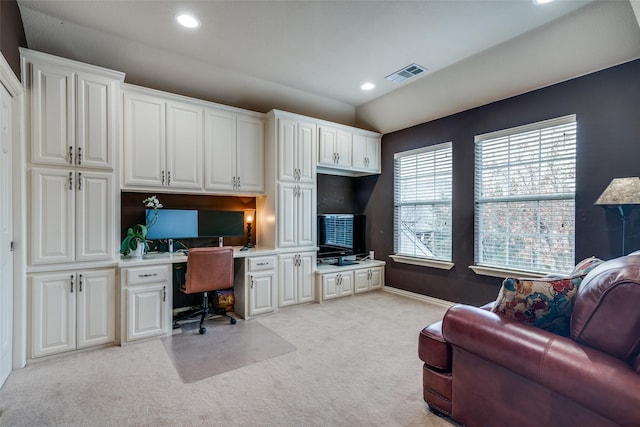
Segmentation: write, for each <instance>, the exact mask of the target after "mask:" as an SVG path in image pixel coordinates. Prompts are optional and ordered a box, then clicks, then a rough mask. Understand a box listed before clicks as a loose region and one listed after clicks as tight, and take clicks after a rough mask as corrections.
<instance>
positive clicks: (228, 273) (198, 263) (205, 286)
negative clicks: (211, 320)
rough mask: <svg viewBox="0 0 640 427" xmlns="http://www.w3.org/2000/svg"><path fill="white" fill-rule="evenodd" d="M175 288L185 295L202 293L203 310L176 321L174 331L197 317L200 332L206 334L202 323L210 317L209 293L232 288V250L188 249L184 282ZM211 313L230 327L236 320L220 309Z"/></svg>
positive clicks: (230, 248) (226, 247)
mask: <svg viewBox="0 0 640 427" xmlns="http://www.w3.org/2000/svg"><path fill="white" fill-rule="evenodd" d="M178 286H179V289H180V290H181V291H182V292H184V293H185V294H193V293H200V292H202V293H203V297H202V309H201V310H197V311H195V312H190V313H188V314H187V315H185V316H181V317H179V318H177V319H175V320H174V321H173V327H174V329H175V328H178V327H179V325H178V321H180V320H184V319H186V318H189V317H192V316H195V315H198V314H200V315H201V317H200V330H199V332H200V334H204V333H205V332H207V328H205V327H204V326H203V323H204V320H205V319H206V318H207V316H208V315H209V292H210V291H217V290H222V289H229V288H232V287H233V248H232V247H231V246H224V247H221V248H220V247H217V248H193V249H189V255H187V274H186V280H185V281H184V282H182V283H180V284H179V285H178ZM214 314H219V315H222V316H226V317H229V319H230V323H231V324H232V325H233V324H235V323H236V319H234V318H233V317H231V316H229V315H228V314H227V311H226V310H225V309H223V308H216V309H214Z"/></svg>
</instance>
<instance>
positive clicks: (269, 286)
mask: <svg viewBox="0 0 640 427" xmlns="http://www.w3.org/2000/svg"><path fill="white" fill-rule="evenodd" d="M245 262H246V268H247V287H248V289H249V295H248V297H249V301H248V303H249V304H248V305H249V306H248V312H247V313H246V314H248V316H257V315H259V314H265V313H271V312H273V311H275V309H276V259H275V257H273V256H264V257H255V258H247V259H246V261H245Z"/></svg>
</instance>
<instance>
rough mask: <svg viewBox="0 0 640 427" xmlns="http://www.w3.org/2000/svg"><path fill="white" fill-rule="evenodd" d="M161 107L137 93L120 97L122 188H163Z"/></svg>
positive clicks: (154, 100) (163, 141)
mask: <svg viewBox="0 0 640 427" xmlns="http://www.w3.org/2000/svg"><path fill="white" fill-rule="evenodd" d="M164 108H165V103H164V101H163V100H162V99H159V98H155V97H152V96H145V95H141V94H137V93H125V94H124V156H123V163H124V165H123V167H124V184H125V185H136V186H147V187H164V186H165V185H166V184H165V182H166V176H165V174H166V170H165V155H166V140H165V137H166V133H165V111H164Z"/></svg>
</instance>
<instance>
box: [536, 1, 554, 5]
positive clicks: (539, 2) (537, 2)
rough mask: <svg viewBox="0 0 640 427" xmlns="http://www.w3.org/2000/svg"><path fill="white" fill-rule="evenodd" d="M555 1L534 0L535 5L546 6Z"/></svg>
mask: <svg viewBox="0 0 640 427" xmlns="http://www.w3.org/2000/svg"><path fill="white" fill-rule="evenodd" d="M552 1H553V0H533V2H534V3H535V4H546V3H551V2H552Z"/></svg>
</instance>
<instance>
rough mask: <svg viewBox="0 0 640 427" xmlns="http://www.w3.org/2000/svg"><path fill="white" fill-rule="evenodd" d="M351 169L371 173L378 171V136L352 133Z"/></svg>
mask: <svg viewBox="0 0 640 427" xmlns="http://www.w3.org/2000/svg"><path fill="white" fill-rule="evenodd" d="M352 147H353V155H352V160H351V161H352V166H353V169H355V170H359V171H366V172H371V173H380V138H377V137H373V136H368V135H362V134H357V133H354V134H353V139H352Z"/></svg>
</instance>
